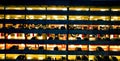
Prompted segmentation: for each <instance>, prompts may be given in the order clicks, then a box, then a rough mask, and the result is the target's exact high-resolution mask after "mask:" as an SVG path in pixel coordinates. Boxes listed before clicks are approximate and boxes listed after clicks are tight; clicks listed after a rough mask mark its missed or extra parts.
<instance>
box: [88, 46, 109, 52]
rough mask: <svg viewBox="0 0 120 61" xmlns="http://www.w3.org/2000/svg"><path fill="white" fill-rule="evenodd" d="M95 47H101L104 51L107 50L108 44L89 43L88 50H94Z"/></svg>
mask: <svg viewBox="0 0 120 61" xmlns="http://www.w3.org/2000/svg"><path fill="white" fill-rule="evenodd" d="M97 47H102V48H103V49H104V50H105V51H108V45H89V50H90V51H95V50H96V48H97Z"/></svg>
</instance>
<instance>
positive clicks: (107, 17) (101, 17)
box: [90, 16, 110, 21]
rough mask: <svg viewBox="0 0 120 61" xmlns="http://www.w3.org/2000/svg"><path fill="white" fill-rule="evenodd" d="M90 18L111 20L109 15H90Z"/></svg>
mask: <svg viewBox="0 0 120 61" xmlns="http://www.w3.org/2000/svg"><path fill="white" fill-rule="evenodd" d="M90 20H104V21H108V20H110V17H109V16H90Z"/></svg>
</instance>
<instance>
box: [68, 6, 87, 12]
mask: <svg viewBox="0 0 120 61" xmlns="http://www.w3.org/2000/svg"><path fill="white" fill-rule="evenodd" d="M69 10H74V11H89V8H87V7H70V8H69Z"/></svg>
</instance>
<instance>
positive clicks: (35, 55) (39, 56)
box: [26, 54, 45, 60]
mask: <svg viewBox="0 0 120 61" xmlns="http://www.w3.org/2000/svg"><path fill="white" fill-rule="evenodd" d="M26 57H27V59H28V60H30V59H37V60H43V59H45V55H43V54H40V55H38V54H26Z"/></svg>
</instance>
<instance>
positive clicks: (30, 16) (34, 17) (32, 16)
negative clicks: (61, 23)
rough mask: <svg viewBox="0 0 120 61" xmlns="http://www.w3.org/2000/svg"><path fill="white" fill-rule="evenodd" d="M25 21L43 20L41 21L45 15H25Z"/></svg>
mask: <svg viewBox="0 0 120 61" xmlns="http://www.w3.org/2000/svg"><path fill="white" fill-rule="evenodd" d="M26 19H37V20H43V19H46V16H45V15H26Z"/></svg>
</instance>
